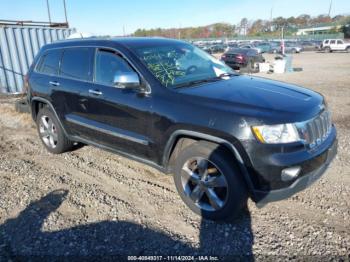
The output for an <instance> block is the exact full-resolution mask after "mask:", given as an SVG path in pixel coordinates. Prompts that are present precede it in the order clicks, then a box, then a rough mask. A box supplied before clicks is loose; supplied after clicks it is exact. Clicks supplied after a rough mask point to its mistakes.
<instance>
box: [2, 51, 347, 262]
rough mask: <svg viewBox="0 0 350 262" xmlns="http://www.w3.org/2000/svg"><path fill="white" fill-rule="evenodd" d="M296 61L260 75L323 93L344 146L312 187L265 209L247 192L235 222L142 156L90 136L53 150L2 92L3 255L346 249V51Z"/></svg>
mask: <svg viewBox="0 0 350 262" xmlns="http://www.w3.org/2000/svg"><path fill="white" fill-rule="evenodd" d="M266 58H267V60H271V61H272V59H273V56H272V55H267V56H266ZM293 66H294V67H302V68H303V71H302V72H294V73H289V74H283V75H276V74H259V75H260V76H262V77H267V78H272V79H277V80H282V81H286V82H290V83H295V84H300V85H303V86H306V87H309V88H311V89H313V90H316V91H318V92H320V93H322V94H323V95H324V96H325V97H326V99H327V101H328V104H329V107H330V108H331V111H332V112H333V120H334V122H335V124H336V126H337V129H338V137H339V153H338V156H337V158H336V159H335V161H334V162H333V164H332V165H331V167H330V168H329V169H328V171H327V173H326V174H325V175H324V176H323V178H322V179H321V180H319V181H318V182H316V183H315V184H314V185H313V186H312V187H310V188H308V189H307V190H305V191H303V192H301V193H299V194H297V195H295V196H293V197H292V198H290V199H287V200H284V201H280V202H276V203H271V204H269V205H267V206H265V207H264V208H262V209H258V208H257V207H255V204H254V203H252V202H249V214H245V215H244V216H242V217H241V218H240V219H238V220H237V221H235V222H234V223H231V224H219V223H214V222H209V221H203V220H201V218H200V217H198V216H196V215H195V214H193V213H192V212H191V211H190V210H189V209H188V208H187V207H186V206H185V205H184V204H183V203H182V201H181V200H180V197H179V196H178V194H177V193H176V190H175V187H174V185H173V180H172V177H171V176H166V175H163V174H161V173H159V172H158V171H156V170H155V169H152V168H150V167H148V166H145V165H143V164H140V163H137V162H133V161H130V160H127V159H125V158H123V157H120V156H118V155H115V154H112V153H108V152H105V151H102V150H100V149H97V148H94V147H92V146H84V147H82V148H79V149H77V150H75V151H73V152H69V153H65V154H62V155H52V154H49V153H48V152H46V151H45V149H44V147H43V146H42V144H41V142H40V140H39V138H38V136H37V133H36V129H35V126H34V123H33V122H32V120H31V119H30V117H29V115H25V114H18V113H16V112H15V111H14V101H15V99H14V98H8V97H0V194H1V195H0V257H3V258H13V257H14V256H24V257H27V256H44V257H45V258H49V257H51V258H52V257H56V258H57V257H60V256H72V257H78V258H82V257H87V256H92V257H96V256H97V257H106V256H111V255H120V254H128V255H156V254H163V255H195V254H197V255H198V254H202V255H219V256H227V255H228V256H237V255H248V256H250V258H252V257H254V258H256V259H257V260H264V259H270V260H271V261H275V260H277V258H280V259H281V260H284V259H285V257H286V256H288V257H289V258H290V259H292V260H293V259H297V260H306V259H307V260H309V259H311V258H314V259H315V261H319V260H326V259H328V258H329V257H335V258H336V260H337V259H340V258H341V257H343V259H344V258H345V260H346V258H347V259H349V258H350V257H349V256H350V255H349V254H350V132H349V128H350V54H346V53H334V54H322V53H302V54H296V55H293ZM229 258H233V257H229ZM235 258H236V257H235ZM0 260H1V259H0Z"/></svg>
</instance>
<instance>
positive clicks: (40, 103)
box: [30, 97, 68, 137]
mask: <svg viewBox="0 0 350 262" xmlns="http://www.w3.org/2000/svg"><path fill="white" fill-rule="evenodd" d="M44 106H47V107H49V108H50V110H51V111H52V113H53V114H54V115H55V117H56V119H57V121H58V123H59V125H60V126H61V128H62V130H63V132H64V134H65V135H66V136H67V137H68V133H67V132H66V129H65V128H64V126H63V124H62V122H61V119H60V118H59V117H58V114H57V112H56V110H55V108H54V107H53V105H52V104H51V102H50V101H49V100H47V99H45V98H42V97H33V98H32V99H31V101H30V109H31V114H32V118H33V120H34V121H36V117H37V115H38V113H39V110H40V109H41V108H42V107H44Z"/></svg>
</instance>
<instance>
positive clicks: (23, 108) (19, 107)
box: [15, 99, 30, 113]
mask: <svg viewBox="0 0 350 262" xmlns="http://www.w3.org/2000/svg"><path fill="white" fill-rule="evenodd" d="M15 110H16V111H17V112H19V113H30V109H29V105H28V103H27V100H26V99H21V100H19V101H17V102H16V103H15Z"/></svg>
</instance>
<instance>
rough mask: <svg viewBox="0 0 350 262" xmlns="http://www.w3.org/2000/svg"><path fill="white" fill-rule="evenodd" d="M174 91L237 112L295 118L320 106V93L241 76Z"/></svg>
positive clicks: (307, 116) (308, 114) (315, 111)
mask: <svg viewBox="0 0 350 262" xmlns="http://www.w3.org/2000/svg"><path fill="white" fill-rule="evenodd" d="M178 92H181V93H184V94H188V95H191V96H198V97H202V98H207V101H208V102H209V103H213V102H214V103H215V104H220V105H225V106H227V105H230V106H231V108H233V109H237V110H239V111H242V110H248V111H253V114H254V112H255V113H256V112H257V111H258V113H263V112H265V114H270V115H271V114H273V113H274V112H275V113H280V114H281V115H290V116H292V118H293V119H297V121H304V120H307V119H310V118H312V117H313V116H315V115H316V114H318V113H319V112H320V110H321V109H322V105H323V97H322V95H320V94H319V93H316V92H314V91H311V90H309V89H306V88H302V87H299V86H296V85H292V84H287V83H284V82H278V81H273V80H268V79H265V78H260V77H249V76H242V75H239V76H233V77H231V78H230V79H228V80H222V81H217V82H213V83H207V84H204V85H200V86H194V87H188V88H181V89H178ZM208 99H210V100H208ZM212 100H215V101H212Z"/></svg>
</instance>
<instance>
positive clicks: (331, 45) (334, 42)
mask: <svg viewBox="0 0 350 262" xmlns="http://www.w3.org/2000/svg"><path fill="white" fill-rule="evenodd" d="M329 46H330V48H331V49H332V50H337V43H336V41H335V40H334V39H333V40H330V41H329Z"/></svg>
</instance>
